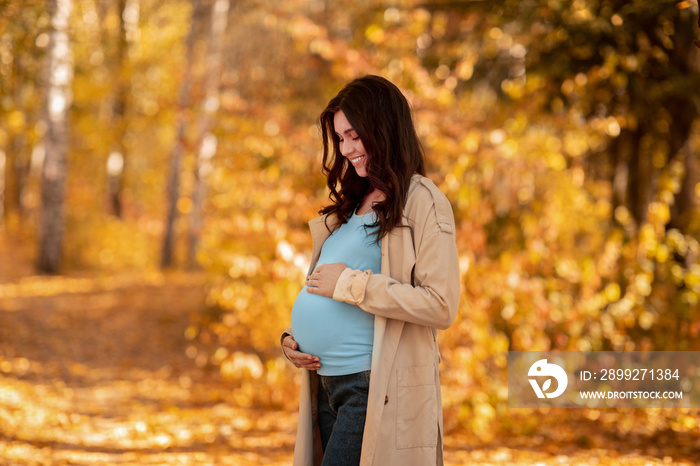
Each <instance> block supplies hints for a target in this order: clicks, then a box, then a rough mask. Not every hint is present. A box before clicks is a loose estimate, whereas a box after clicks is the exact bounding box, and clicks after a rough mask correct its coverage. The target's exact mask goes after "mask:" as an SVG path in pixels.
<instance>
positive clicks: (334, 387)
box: [281, 76, 460, 466]
mask: <svg viewBox="0 0 700 466" xmlns="http://www.w3.org/2000/svg"><path fill="white" fill-rule="evenodd" d="M320 120H321V129H322V135H323V171H324V174H325V175H326V177H327V184H328V187H329V189H330V201H331V203H330V205H328V206H326V207H325V208H323V209H322V210H321V214H322V216H321V217H318V218H316V219H314V220H312V221H311V222H310V223H309V225H310V229H311V235H312V238H313V244H314V247H313V255H312V260H311V267H310V269H309V272H310V273H309V275H308V278H307V281H306V286H305V287H304V288H303V289H302V291H301V292H300V293H299V296H298V297H297V299H296V301H295V303H294V306H293V308H292V317H291V322H292V327H291V328H290V329H288V330H287V331H285V332H284V333H283V335H282V339H281V341H282V348H283V351H284V353H285V355H286V356H287V358H288V359H289V360H290V361H291V362H292V363H293V364H294V365H295V366H296V367H300V368H303V369H304V371H305V373H304V377H303V379H302V387H301V399H300V404H299V426H298V429H297V443H296V446H295V451H294V464H295V465H303V466H307V465H308V466H312V465H314V464H322V465H324V466H331V465H348V466H349V465H358V464H362V465H382V466H383V465H389V466H391V465H402V466H403V465H429V464H438V465H440V464H443V460H442V402H441V398H440V382H439V376H438V364H439V362H440V354H439V351H438V348H437V343H436V339H435V337H436V334H437V330H438V329H446V328H448V327H449V326H450V325H451V324H452V322H453V321H454V318H455V315H456V313H457V307H458V305H459V294H460V284H459V268H458V258H457V248H456V245H455V236H454V235H455V224H454V217H453V214H452V209H451V206H450V204H449V202H448V200H447V199H446V198H445V196H444V195H443V194H442V193H441V192H440V191H439V190H438V189H437V187H436V186H435V185H434V184H433V183H432V182H431V181H430V180H429V179H427V178H425V168H424V159H423V150H422V147H421V144H420V142H419V140H418V136H417V135H416V131H415V128H414V126H413V120H412V116H411V110H410V107H409V104H408V102H407V100H406V98H405V97H404V96H403V94H402V93H401V91H400V90H399V89H398V88H397V87H396V86H395V85H393V84H392V83H391V82H389V81H387V80H386V79H384V78H381V77H378V76H365V77H363V78H359V79H356V80H354V81H352V82H350V83H349V84H347V85H346V86H345V87H344V88H343V89H342V90H341V91H340V92H339V93H338V95H337V96H335V97H334V98H333V99H331V101H330V102H329V103H328V105H327V107H326V109H325V110H324V111H323V112H322V114H321V117H320Z"/></svg>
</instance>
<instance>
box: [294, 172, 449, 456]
mask: <svg viewBox="0 0 700 466" xmlns="http://www.w3.org/2000/svg"><path fill="white" fill-rule="evenodd" d="M330 220H331V219H330V218H329V226H331V228H334V227H335V225H332V224H331V222H330ZM404 220H405V222H404V223H405V225H407V228H404V227H399V228H395V229H394V230H392V231H391V232H390V233H389V234H388V235H387V236H385V237H384V239H383V240H382V247H381V250H382V265H381V274H372V272H371V271H360V270H352V269H350V268H347V269H346V270H345V271H344V272H343V273H342V275H341V276H340V279H339V280H338V283H337V285H336V288H335V292H334V295H333V299H336V300H340V301H345V302H348V303H351V304H355V305H358V306H359V307H360V308H362V309H363V310H365V311H366V312H369V313H371V314H374V316H375V318H374V348H373V353H372V375H371V377H370V387H369V399H368V405H367V420H366V421H365V431H364V437H363V441H362V459H361V462H360V464H361V465H363V466H368V465H380V466H393V465H397V466H399V465H400V466H411V465H420V466H425V465H431V464H436V465H442V464H443V458H442V399H441V396H440V381H439V376H438V364H439V362H440V354H439V352H438V348H437V343H436V341H435V336H436V334H437V330H436V329H446V328H448V327H449V326H450V325H451V324H452V322H453V321H454V318H455V315H456V313H457V307H458V306H459V295H460V280H459V266H458V257H457V247H456V244H455V223H454V216H453V213H452V208H451V206H450V204H449V202H448V200H447V198H446V197H445V196H444V195H443V194H442V193H441V192H440V190H438V188H437V187H436V186H435V185H434V184H433V183H432V181H430V180H429V179H427V178H424V177H422V176H420V175H414V176H413V178H412V179H411V186H410V189H409V193H408V197H407V201H406V206H405V208H404ZM309 225H310V228H311V234H312V237H313V244H314V247H313V256H312V260H311V267H310V269H309V273H310V272H311V271H313V270H314V269H315V268H316V263H317V261H318V257H319V254H320V251H321V246H322V244H323V242H324V241H325V240H326V238H327V237H328V236H329V234H330V233H329V232H328V229H327V228H326V226H325V224H324V217H318V218H315V219H314V220H312V221H311V222H309ZM317 384H318V376H317V375H316V372H315V371H307V370H304V377H303V378H302V386H301V397H300V404H299V425H298V428H297V441H296V446H295V450H294V465H295V466H313V465H314V464H319V463H320V458H321V448H320V445H319V443H320V436H319V432H318V425H317V417H316V400H315V395H316V393H317V388H316V387H317ZM314 457H315V459H314Z"/></svg>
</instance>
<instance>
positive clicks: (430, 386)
mask: <svg viewBox="0 0 700 466" xmlns="http://www.w3.org/2000/svg"><path fill="white" fill-rule="evenodd" d="M435 371H437V368H436V367H435V366H414V367H403V368H399V372H398V387H397V390H398V392H397V411H396V448H398V449H402V448H418V447H435V446H437V443H438V409H439V407H438V400H437V387H436V385H435Z"/></svg>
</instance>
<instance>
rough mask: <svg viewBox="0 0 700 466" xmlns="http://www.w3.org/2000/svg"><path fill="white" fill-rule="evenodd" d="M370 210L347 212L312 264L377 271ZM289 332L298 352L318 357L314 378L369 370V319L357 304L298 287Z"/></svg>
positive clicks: (371, 324)
mask: <svg viewBox="0 0 700 466" xmlns="http://www.w3.org/2000/svg"><path fill="white" fill-rule="evenodd" d="M375 221H376V215H375V214H374V212H370V213H368V214H365V215H357V214H353V215H352V217H350V219H349V220H348V221H347V223H344V224H343V225H341V226H340V227H339V228H337V229H336V230H335V231H334V232H333V233H332V234H331V235H330V236H329V237H328V239H326V241H325V242H324V243H323V247H322V248H321V255H320V257H319V259H318V265H322V264H332V263H335V262H342V263H344V264H345V265H347V266H348V267H350V268H352V269H357V270H372V271H373V272H374V273H379V272H380V271H381V260H382V252H381V248H380V245H378V244H377V237H376V235H373V234H372V233H373V232H374V231H376V230H377V228H366V227H365V225H371V224H373V223H374V222H375ZM292 333H293V334H294V339H295V340H296V342H297V343H298V344H299V351H301V352H303V353H309V354H312V355H314V356H318V357H319V359H320V361H319V362H320V363H321V368H320V369H318V373H319V374H320V375H326V376H327V375H347V374H354V373H356V372H361V371H366V370H369V369H370V367H371V363H372V344H373V339H374V316H373V315H372V314H369V313H367V312H365V311H363V310H362V309H360V308H359V306H355V305H352V304H348V303H344V302H340V301H335V300H334V299H332V298H328V297H325V296H320V295H316V294H312V293H309V292H307V291H306V287H304V288H303V289H302V290H301V292H300V293H299V295H298V296H297V299H296V301H295V302H294V306H293V307H292Z"/></svg>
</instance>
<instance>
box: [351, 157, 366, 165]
mask: <svg viewBox="0 0 700 466" xmlns="http://www.w3.org/2000/svg"><path fill="white" fill-rule="evenodd" d="M363 158H364V155H361V156H359V157H355V158H353V159H350V162H351V163H353V164H356V163H357V162H359V161H360V160H362V159H363Z"/></svg>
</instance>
